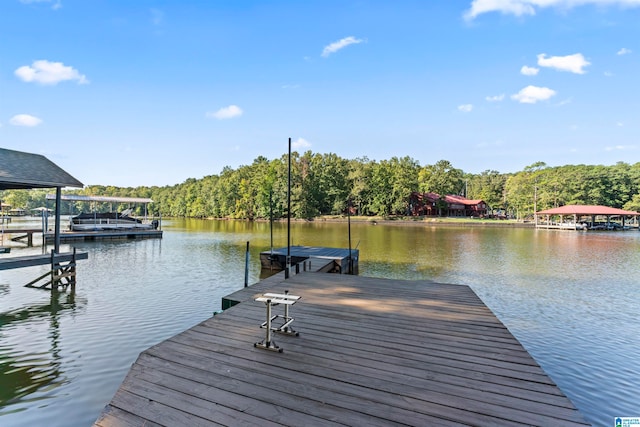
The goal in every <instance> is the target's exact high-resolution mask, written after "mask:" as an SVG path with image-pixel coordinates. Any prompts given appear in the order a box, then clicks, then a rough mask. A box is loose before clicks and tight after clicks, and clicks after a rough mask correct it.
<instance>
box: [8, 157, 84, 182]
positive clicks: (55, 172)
mask: <svg viewBox="0 0 640 427" xmlns="http://www.w3.org/2000/svg"><path fill="white" fill-rule="evenodd" d="M53 187H79V188H82V187H83V184H82V183H81V182H80V181H78V180H77V179H75V178H74V177H72V176H71V175H69V174H68V173H67V172H65V171H64V170H62V169H61V168H60V167H58V166H57V165H56V164H55V163H53V162H52V161H50V160H49V159H47V158H46V157H44V156H42V155H40V154H31V153H24V152H22V151H14V150H7V149H5V148H0V190H8V189H29V188H53Z"/></svg>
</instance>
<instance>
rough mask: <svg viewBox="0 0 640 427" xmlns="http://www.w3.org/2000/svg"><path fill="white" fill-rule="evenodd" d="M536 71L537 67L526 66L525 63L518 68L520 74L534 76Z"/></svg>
mask: <svg viewBox="0 0 640 427" xmlns="http://www.w3.org/2000/svg"><path fill="white" fill-rule="evenodd" d="M538 71H540V69H539V68H536V67H528V66H526V65H523V66H522V68H520V74H524V75H525V76H535V75H536V74H538Z"/></svg>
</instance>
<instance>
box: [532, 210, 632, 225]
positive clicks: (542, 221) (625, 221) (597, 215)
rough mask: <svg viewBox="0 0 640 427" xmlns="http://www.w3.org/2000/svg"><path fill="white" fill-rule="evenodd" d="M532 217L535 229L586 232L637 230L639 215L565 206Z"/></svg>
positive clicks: (623, 211)
mask: <svg viewBox="0 0 640 427" xmlns="http://www.w3.org/2000/svg"><path fill="white" fill-rule="evenodd" d="M534 215H535V224H536V228H549V229H561V230H585V231H586V230H626V229H629V228H636V229H637V228H638V217H639V216H640V213H638V212H633V211H625V210H623V209H617V208H611V207H608V206H599V205H566V206H561V207H559V208H553V209H547V210H544V211H539V212H536V213H535V214H534Z"/></svg>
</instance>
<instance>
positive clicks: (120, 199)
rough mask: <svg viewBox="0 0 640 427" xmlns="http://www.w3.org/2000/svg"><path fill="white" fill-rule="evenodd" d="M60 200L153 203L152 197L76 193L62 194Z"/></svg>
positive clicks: (52, 196) (49, 197)
mask: <svg viewBox="0 0 640 427" xmlns="http://www.w3.org/2000/svg"><path fill="white" fill-rule="evenodd" d="M55 198H56V195H55V194H47V199H48V200H54V199H55ZM61 200H64V201H69V202H106V203H153V200H152V199H147V198H142V197H111V196H82V195H77V194H63V195H62V197H61Z"/></svg>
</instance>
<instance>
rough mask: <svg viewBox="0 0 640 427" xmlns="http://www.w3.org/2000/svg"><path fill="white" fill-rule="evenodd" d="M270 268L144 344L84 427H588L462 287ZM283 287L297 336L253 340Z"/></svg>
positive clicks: (542, 372) (539, 370) (497, 321)
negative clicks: (270, 345)
mask: <svg viewBox="0 0 640 427" xmlns="http://www.w3.org/2000/svg"><path fill="white" fill-rule="evenodd" d="M318 265H319V264H318ZM283 276H284V275H283V273H278V274H277V275H275V276H272V277H270V278H268V279H265V280H263V281H261V282H259V283H256V284H254V285H252V286H250V287H247V288H244V289H242V290H240V291H237V292H234V293H233V294H232V295H229V296H228V297H227V298H229V299H232V300H234V302H236V303H237V304H236V305H234V306H233V307H231V308H229V309H227V310H225V311H224V312H222V313H220V314H217V315H215V316H213V317H211V318H210V319H208V320H206V321H204V322H202V323H200V324H199V325H196V326H194V327H193V328H191V329H188V330H186V331H185V332H183V333H181V334H178V335H176V336H174V337H172V338H169V339H167V340H166V341H164V342H162V343H160V344H157V345H155V346H153V347H151V348H150V349H148V350H146V351H144V352H143V353H142V354H141V355H140V356H139V357H138V359H137V361H136V362H135V363H134V364H133V366H132V368H131V370H130V371H129V374H128V375H127V377H126V378H125V380H124V382H123V383H122V385H121V386H120V388H119V389H118V391H117V392H116V393H115V395H114V397H113V399H112V400H111V402H110V403H109V404H108V405H107V406H106V407H105V409H104V411H103V412H102V414H101V415H100V416H99V417H98V419H97V421H96V423H95V426H100V427H106V426H113V425H167V426H168V425H171V426H178V425H184V426H187V425H189V426H195V425H197V426H213V425H233V426H235V425H259V426H263V427H266V426H275V425H288V426H328V425H352V426H365V425H366V426H391V425H414V426H426V425H428V426H432V425H433V426H459V425H474V426H489V425H490V426H496V425H505V426H507V425H508V426H521V425H538V426H587V425H589V424H588V423H587V422H586V421H585V420H584V418H583V417H582V415H581V414H580V413H579V412H578V410H577V409H576V408H575V407H574V405H573V404H572V403H571V402H570V401H569V399H568V398H567V397H566V396H565V395H564V394H563V393H562V391H561V390H560V389H559V388H558V387H557V386H556V384H555V383H554V382H553V381H552V380H551V379H550V378H549V377H548V376H547V375H546V373H545V372H544V371H543V370H542V368H541V367H540V366H539V365H538V364H537V363H536V361H535V360H534V359H533V358H532V357H531V356H530V355H529V353H528V352H527V351H526V350H525V349H524V348H523V347H522V345H521V344H520V343H519V342H518V340H516V339H515V338H514V337H513V335H512V334H511V333H510V332H509V331H508V330H507V328H506V327H505V326H504V325H503V324H502V323H501V322H500V321H499V320H498V319H497V318H496V317H495V315H494V314H493V313H492V312H491V310H489V308H487V307H486V306H485V305H484V303H483V302H482V301H481V300H480V298H478V296H477V295H476V294H475V293H474V292H473V291H472V290H471V288H469V287H468V286H462V285H451V284H442V283H431V282H427V281H405V280H390V279H378V278H369V277H359V276H352V275H340V274H323V273H312V272H302V273H301V274H297V275H293V276H292V277H290V278H289V279H286V280H285V279H284V278H283ZM285 291H289V292H290V293H291V294H292V295H297V296H300V297H301V299H300V300H299V301H298V302H297V303H296V304H295V305H292V306H291V316H293V317H294V318H295V322H294V323H293V325H294V327H295V329H296V331H298V332H299V333H300V336H292V335H281V334H274V340H276V341H277V343H278V345H279V346H280V347H282V348H283V352H282V353H278V352H274V351H267V350H264V349H261V348H256V347H254V343H256V341H259V340H260V339H261V338H263V337H264V334H265V332H264V331H265V329H261V328H260V326H259V325H260V324H261V323H262V322H263V321H264V319H265V306H266V304H265V303H264V302H260V301H256V300H255V299H256V297H257V296H260V295H262V294H264V293H266V292H277V293H280V294H282V293H285ZM281 309H282V306H276V307H274V310H276V313H277V314H280V311H281Z"/></svg>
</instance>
